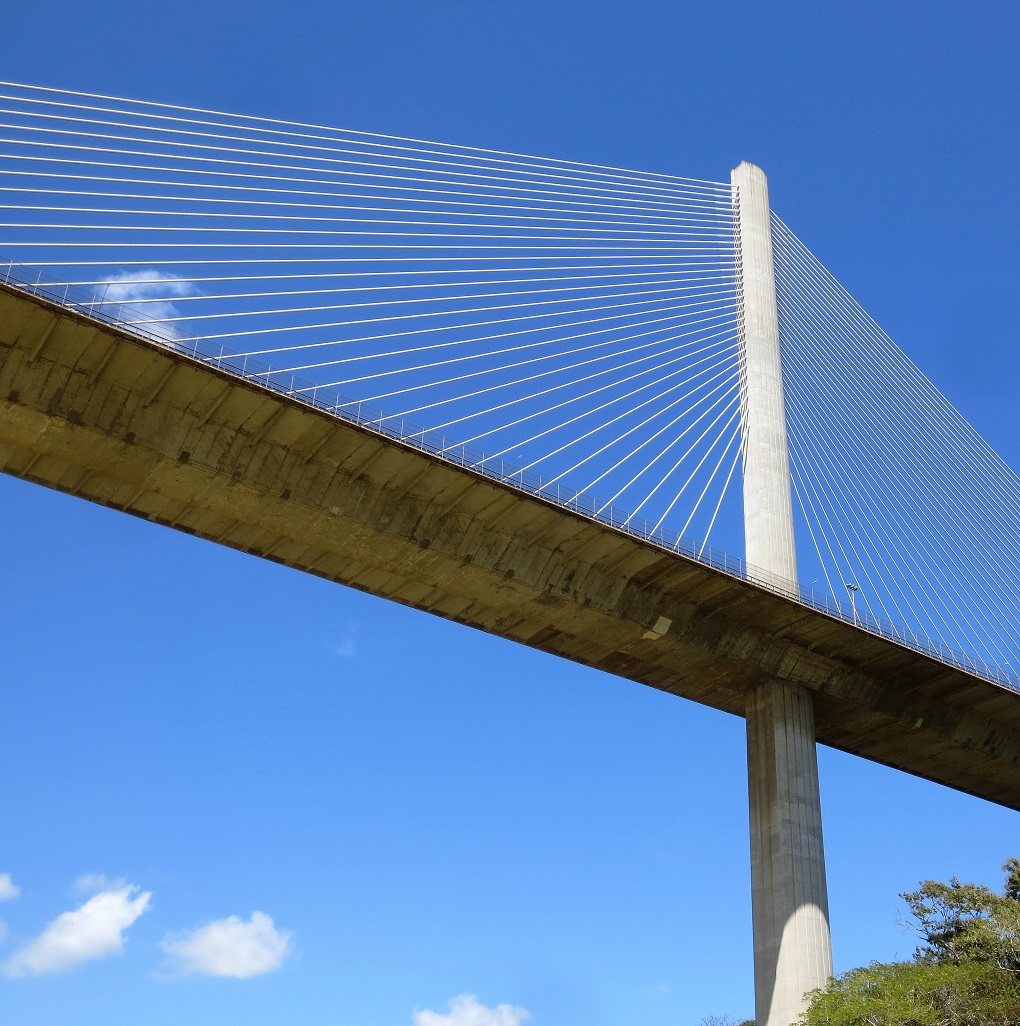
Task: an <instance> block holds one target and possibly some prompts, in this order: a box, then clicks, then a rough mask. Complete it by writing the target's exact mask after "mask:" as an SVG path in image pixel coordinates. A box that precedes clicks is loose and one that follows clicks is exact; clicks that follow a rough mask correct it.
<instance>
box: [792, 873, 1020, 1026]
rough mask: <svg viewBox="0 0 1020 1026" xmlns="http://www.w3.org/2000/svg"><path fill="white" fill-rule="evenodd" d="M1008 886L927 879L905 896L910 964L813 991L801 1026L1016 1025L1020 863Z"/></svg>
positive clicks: (861, 972)
mask: <svg viewBox="0 0 1020 1026" xmlns="http://www.w3.org/2000/svg"><path fill="white" fill-rule="evenodd" d="M1002 868H1003V870H1004V871H1005V874H1006V883H1005V887H1004V888H1003V891H1002V893H1001V894H997V893H995V892H994V891H992V890H991V889H990V888H988V887H982V886H980V885H978V884H971V883H961V882H960V881H959V880H958V879H957V878H956V877H953V878H952V879H951V880H950V881H949V882H948V883H942V882H939V881H936V880H925V881H924V882H923V883H922V884H921V885H920V887H919V888H918V889H917V890H916V891H910V892H908V893H906V894H902V895H901V897H902V898H903V899H904V900H905V901H906V903H907V906H908V908H909V909H910V912H911V914H912V915H913V917H914V918H915V919H916V920H917V924H918V925H917V930H918V933H919V934H920V938H921V943H920V944H919V946H918V948H917V951H916V952H915V953H914V957H913V959H912V960H911V961H909V962H892V963H888V964H883V963H879V962H873V963H872V964H871V965H869V966H867V967H864V968H861V969H852V970H851V971H850V972H848V973H844V974H843V975H842V976H840V977H838V978H837V979H835V980H833V981H832V982H831V983H830V984H829V986H828V987H825V988H824V989H822V990H819V991H816V992H815V994H814V995H813V998H812V1002H811V1006H810V1008H809V1009H808V1011H807V1012H806V1013H805V1015H804V1017H803V1019H802V1020H801V1021H802V1023H803V1026H823V1024H824V1026H1020V860H1018V859H1009V860H1008V861H1007V862H1006V863H1005V865H1004V866H1003V867H1002Z"/></svg>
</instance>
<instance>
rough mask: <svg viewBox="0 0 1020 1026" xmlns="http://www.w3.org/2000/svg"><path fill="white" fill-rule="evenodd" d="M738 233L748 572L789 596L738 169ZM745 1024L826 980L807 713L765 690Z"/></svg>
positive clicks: (772, 1025) (784, 1014) (787, 527)
mask: <svg viewBox="0 0 1020 1026" xmlns="http://www.w3.org/2000/svg"><path fill="white" fill-rule="evenodd" d="M730 183H731V185H732V187H733V204H734V215H735V222H736V257H737V261H736V263H737V296H738V331H739V342H740V367H741V389H740V402H741V425H742V433H743V445H744V535H745V545H746V557H747V562H748V568H749V571H750V573H751V574H752V575H753V573H754V571H755V570H758V571H763V572H764V574H765V575H767V578H768V580H769V581H770V583H772V584H773V585H775V584H786V585H788V586H789V588H790V589H791V591H794V592H795V591H796V588H797V555H796V551H795V548H794V537H793V501H792V498H791V493H790V468H789V451H788V448H787V439H786V412H785V407H784V403H783V374H782V366H781V361H780V353H779V318H778V313H777V309H776V282H775V271H774V268H773V260H772V231H771V223H770V216H769V197H768V182H767V180H766V178H765V174H764V172H763V171H762V170H761V168H759V167H756V166H755V165H754V164H749V163H747V162H746V161H745V162H744V163H742V164H741V165H740V166H739V167H737V168H735V169H734V170H733V172H732V173H731V175H730ZM746 715H747V766H748V796H749V799H750V825H751V902H752V916H753V920H754V931H753V932H754V975H755V1018H756V1022H757V1024H758V1026H789V1024H791V1023H793V1022H795V1021H796V1020H797V1018H798V1017H799V1016H800V1014H801V1012H803V1010H804V1008H805V1007H806V1002H805V1000H804V995H805V994H806V993H807V992H808V991H811V990H814V989H815V988H816V987H821V986H823V985H824V984H825V983H826V981H827V980H828V979H829V977H830V976H831V975H832V947H831V943H830V940H829V911H828V898H827V895H826V886H825V858H824V852H823V848H822V815H821V804H820V800H819V793H818V761H817V756H816V751H815V722H814V706H813V699H812V696H811V692H810V691H809V690H808V689H807V688H805V687H803V686H801V685H795V684H789V683H785V682H782V681H778V680H767V681H764V682H763V683H761V684H760V685H759V686H758V687H757V689H756V690H755V691H754V692H753V693H751V694H750V695H749V697H748V701H747V712H746Z"/></svg>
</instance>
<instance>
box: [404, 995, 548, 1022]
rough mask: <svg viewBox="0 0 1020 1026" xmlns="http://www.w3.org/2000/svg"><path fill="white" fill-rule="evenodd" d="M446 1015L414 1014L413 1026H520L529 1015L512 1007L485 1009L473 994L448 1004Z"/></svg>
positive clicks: (425, 1012) (428, 1012)
mask: <svg viewBox="0 0 1020 1026" xmlns="http://www.w3.org/2000/svg"><path fill="white" fill-rule="evenodd" d="M449 1005H450V1011H449V1012H448V1013H447V1014H445V1015H444V1014H443V1013H441V1012H431V1011H428V1010H427V1009H426V1010H425V1011H424V1012H415V1013H414V1026H520V1024H521V1023H522V1022H524V1021H525V1020H526V1019H530V1018H531V1014H530V1013H529V1012H528V1011H526V1010H525V1009H523V1008H515V1007H514V1006H513V1005H497V1006H496V1007H495V1008H486V1007H485V1005H482V1004H479V1002H478V998H476V997H475V996H474V994H461V995H460V996H459V997H455V998H453V1000H452V1001H450V1002H449Z"/></svg>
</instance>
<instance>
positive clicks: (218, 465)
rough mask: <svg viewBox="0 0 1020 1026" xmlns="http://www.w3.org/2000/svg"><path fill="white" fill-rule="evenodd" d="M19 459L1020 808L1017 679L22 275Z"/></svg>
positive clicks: (80, 486) (2, 341)
mask: <svg viewBox="0 0 1020 1026" xmlns="http://www.w3.org/2000/svg"><path fill="white" fill-rule="evenodd" d="M0 469H2V470H4V471H5V472H7V473H9V474H13V475H15V476H17V477H20V478H23V479H25V480H28V481H34V482H37V483H39V484H42V485H46V486H47V487H51V488H56V489H58V490H60V491H63V492H67V493H70V494H72V495H77V496H80V497H81V498H84V499H88V500H90V501H93V502H98V503H101V504H103V505H105V506H109V507H111V508H113V509H119V510H123V511H124V512H127V513H130V514H131V515H133V516H138V517H142V518H144V519H147V520H150V521H152V522H154V523H159V524H164V525H166V526H168V527H173V528H175V529H176V530H180V531H186V532H188V533H189V534H193V535H196V536H198V537H201V538H206V539H208V540H210V541H213V542H216V543H218V544H222V545H228V546H231V547H232V548H235V549H239V550H241V551H244V552H249V553H251V554H253V555H255V556H259V557H261V558H264V559H271V560H273V561H275V562H277V563H282V564H285V565H287V566H290V567H293V568H295V569H296V570H300V571H303V572H306V573H313V574H316V575H318V576H320V577H323V578H326V579H328V580H332V581H337V582H339V583H342V584H345V585H348V586H350V587H355V588H359V589H361V590H364V591H370V592H372V593H373V594H376V595H381V596H383V597H386V598H390V599H393V600H394V601H396V602H401V603H403V604H404V605H407V606H412V607H414V608H416V609H421V610H424V611H427V612H430V613H434V614H436V615H438V616H443V617H446V618H448V619H451V620H455V621H457V622H459V623H463V624H467V625H469V626H471V627H476V628H478V629H479V630H484V631H487V632H489V633H491V634H495V635H498V636H499V637H503V638H509V639H511V640H514V641H519V642H521V643H522V644H526V645H530V646H532V647H533V648H537V649H540V650H542V651H544V652H549V653H552V654H554V655H558V656H563V657H564V658H567V659H572V660H575V661H577V662H580V663H584V664H585V665H588V666H593V667H596V668H598V669H600V670H605V671H606V672H608V673H612V674H616V675H618V676H620V677H625V678H628V679H630V680H634V681H638V682H640V683H642V684H647V685H649V686H650V687H655V688H659V689H661V690H663V691H667V692H669V693H671V694H674V695H678V696H681V697H684V698H689V699H692V700H694V701H697V702H701V703H703V704H705V705H710V706H712V707H713V708H716V709H721V710H724V711H726V712H729V713H733V714H735V715H738V716H743V715H744V713H745V708H746V704H747V697H748V695H749V694H750V693H752V692H753V691H755V690H756V689H757V688H758V687H759V685H761V684H762V683H763V682H765V681H768V680H779V681H784V682H788V683H791V684H797V685H801V686H803V687H805V688H807V689H809V690H810V691H811V693H812V694H813V696H814V706H815V730H816V736H817V738H818V740H819V741H821V742H822V743H824V744H828V745H832V746H833V747H835V748H840V749H843V750H845V751H849V752H854V753H855V754H857V755H861V756H863V757H865V758H869V759H873V760H875V761H877V762H881V763H885V764H886V765H889V766H895V767H897V768H899V769H902V770H906V771H907V772H910V773H914V774H916V775H918V776H922V777H927V778H928V779H931V780H937V781H940V782H941V783H944V784H948V785H949V786H951V787H956V788H958V789H960V790H962V791H967V792H969V793H971V794H975V795H979V796H980V797H982V798H987V799H989V800H990V801H994V802H998V803H1000V804H1002V805H1006V806H1009V807H1011V808H1020V696H1018V695H1017V694H1016V693H1015V692H1012V691H1009V690H1007V689H1005V688H1002V687H1000V686H998V685H995V684H991V683H988V682H986V681H982V680H979V679H977V678H975V677H972V676H970V675H968V674H966V673H964V672H962V671H960V670H957V669H954V668H952V667H949V666H946V665H944V664H942V663H939V662H937V661H935V660H933V659H930V658H928V657H926V656H923V655H920V654H918V653H916V652H914V651H911V650H909V649H906V648H903V647H901V646H899V645H896V644H894V643H893V642H889V641H886V640H884V639H882V638H878V637H874V636H872V635H869V634H865V633H864V632H863V631H861V630H859V629H857V628H855V627H854V626H853V625H851V624H847V623H844V622H842V621H840V620H835V619H832V618H830V617H828V616H825V615H824V614H822V613H818V612H816V611H814V610H811V609H808V608H806V607H804V606H802V605H799V604H798V603H796V602H794V601H791V600H788V599H785V598H783V597H781V596H778V595H775V594H772V593H770V592H767V591H764V590H762V589H760V588H757V587H755V586H754V585H751V584H749V583H747V582H745V581H740V580H737V579H735V578H733V577H730V576H728V575H726V574H723V573H721V572H718V571H716V570H713V569H712V568H710V567H707V566H704V565H703V564H700V563H697V562H695V561H693V560H689V559H685V558H683V557H680V556H677V555H674V554H673V553H670V552H667V551H664V550H662V549H660V548H658V547H656V546H654V545H651V544H649V543H647V542H643V541H640V540H638V539H636V538H632V537H630V536H627V535H624V534H622V533H620V532H618V531H615V530H613V529H611V528H609V527H605V526H603V525H601V524H597V523H594V522H592V521H590V520H586V519H585V518H583V517H581V516H578V515H576V514H574V513H571V512H569V511H567V510H565V509H563V508H562V507H559V506H556V505H555V504H553V503H550V502H543V501H542V500H539V499H536V498H533V497H530V496H526V495H523V494H522V493H520V492H518V491H516V490H514V489H513V488H511V487H509V486H506V485H501V484H499V483H497V482H494V481H491V480H489V479H487V478H484V477H482V476H481V475H479V474H475V473H472V472H471V471H468V470H464V469H462V468H459V467H455V466H452V465H450V464H448V463H445V462H443V461H442V460H440V459H437V458H435V457H432V456H429V455H426V454H425V453H422V452H420V451H419V450H417V449H414V448H412V447H410V446H404V445H401V444H399V443H396V442H393V441H392V440H389V439H386V438H383V437H381V436H379V435H377V434H374V433H372V432H371V431H369V430H367V429H364V428H358V427H355V426H353V425H350V424H347V423H344V422H343V421H339V420H337V419H336V418H334V417H331V416H330V415H329V414H326V413H323V412H320V411H317V410H314V409H311V408H309V407H308V406H305V405H303V404H302V403H300V402H297V401H295V400H292V399H288V398H286V397H284V396H281V395H278V394H276V393H273V392H272V391H270V390H268V389H266V388H263V387H260V386H258V385H255V384H253V383H251V382H246V381H242V380H239V379H237V378H235V377H232V376H230V375H228V374H226V373H224V372H220V371H216V370H214V369H211V368H209V367H206V366H203V365H202V364H199V363H197V362H196V361H193V360H191V359H189V358H187V357H185V356H182V355H180V354H176V353H173V352H170V351H168V350H166V349H163V348H161V347H159V346H157V345H155V344H151V343H148V342H146V341H144V340H142V339H139V338H137V337H135V336H132V335H130V334H128V333H126V332H123V331H119V330H117V329H114V328H110V327H108V326H105V325H102V324H100V323H98V322H96V321H93V320H91V319H89V318H88V317H86V316H84V315H81V314H77V313H73V312H71V311H68V310H65V309H63V308H61V307H59V306H57V305H55V304H49V303H47V302H45V301H44V300H41V299H38V298H34V297H31V296H28V295H25V294H24V293H21V292H18V291H17V290H15V289H12V288H9V287H6V286H0ZM6 541H7V544H17V539H7V540H6ZM54 629H55V630H58V629H59V626H56V625H55V626H54ZM185 643H186V641H185Z"/></svg>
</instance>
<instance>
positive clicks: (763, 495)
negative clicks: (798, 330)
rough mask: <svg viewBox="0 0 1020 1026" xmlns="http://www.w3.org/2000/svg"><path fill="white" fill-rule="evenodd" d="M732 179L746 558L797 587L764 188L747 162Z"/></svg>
mask: <svg viewBox="0 0 1020 1026" xmlns="http://www.w3.org/2000/svg"><path fill="white" fill-rule="evenodd" d="M730 181H731V184H732V185H733V195H734V205H735V214H736V218H735V220H736V226H737V247H736V249H737V282H738V288H737V325H738V329H739V338H740V367H741V375H740V414H741V416H740V424H741V430H742V431H743V441H744V538H745V542H746V552H745V558H746V559H747V562H748V563H749V564H750V565H751V566H757V567H761V568H762V569H763V570H768V571H769V572H770V573H772V574H775V575H776V576H777V577H780V578H782V579H784V580H787V581H792V582H796V580H797V550H796V546H795V545H794V538H793V499H792V497H791V494H790V457H789V450H788V447H787V441H786V408H785V406H784V404H783V371H782V366H781V364H780V359H779V315H778V313H777V311H776V277H775V270H774V268H773V262H772V227H771V218H770V214H769V191H768V182H767V181H766V179H765V174H764V172H763V171H762V169H761V168H760V167H755V165H754V164H748V163H747V161H744V163H742V164H741V165H740V166H739V167H737V168H735V169H734V170H733V172H732V173H731V175H730Z"/></svg>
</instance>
